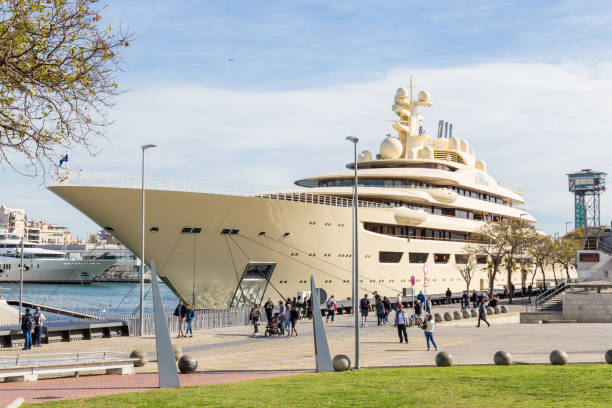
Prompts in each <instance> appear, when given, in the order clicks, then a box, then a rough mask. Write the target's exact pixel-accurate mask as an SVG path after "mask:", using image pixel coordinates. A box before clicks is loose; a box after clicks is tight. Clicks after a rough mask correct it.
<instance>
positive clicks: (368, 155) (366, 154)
mask: <svg viewBox="0 0 612 408" xmlns="http://www.w3.org/2000/svg"><path fill="white" fill-rule="evenodd" d="M370 160H372V152H370V151H368V150H364V151H363V152H361V153H359V156H357V161H360V162H361V161H370Z"/></svg>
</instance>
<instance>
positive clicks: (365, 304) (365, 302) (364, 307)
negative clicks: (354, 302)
mask: <svg viewBox="0 0 612 408" xmlns="http://www.w3.org/2000/svg"><path fill="white" fill-rule="evenodd" d="M359 308H360V309H361V327H366V325H367V324H368V313H369V311H370V299H368V294H367V293H366V294H365V295H363V298H362V299H361V300H360V301H359Z"/></svg>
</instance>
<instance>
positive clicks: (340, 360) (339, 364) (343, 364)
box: [332, 354, 351, 371]
mask: <svg viewBox="0 0 612 408" xmlns="http://www.w3.org/2000/svg"><path fill="white" fill-rule="evenodd" d="M332 365H333V366H334V371H346V370H348V369H349V368H351V359H350V358H349V357H348V356H346V355H344V354H338V355H336V356H335V357H334V359H333V360H332Z"/></svg>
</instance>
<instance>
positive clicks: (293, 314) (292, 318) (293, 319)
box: [289, 305, 299, 337]
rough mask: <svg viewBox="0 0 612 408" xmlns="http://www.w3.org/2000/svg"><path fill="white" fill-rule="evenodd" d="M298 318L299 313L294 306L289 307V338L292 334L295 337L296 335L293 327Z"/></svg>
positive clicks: (295, 329)
mask: <svg viewBox="0 0 612 408" xmlns="http://www.w3.org/2000/svg"><path fill="white" fill-rule="evenodd" d="M298 318H299V313H298V311H297V308H296V307H295V305H293V306H291V313H290V315H289V319H290V321H291V332H290V333H289V337H291V336H292V335H293V334H294V333H295V335H296V337H297V335H298V332H297V328H296V327H295V326H296V324H297V321H298Z"/></svg>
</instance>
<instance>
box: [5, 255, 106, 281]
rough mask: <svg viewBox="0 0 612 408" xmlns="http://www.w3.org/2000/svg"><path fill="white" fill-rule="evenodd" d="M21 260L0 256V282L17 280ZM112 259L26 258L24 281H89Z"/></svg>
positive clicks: (19, 275)
mask: <svg viewBox="0 0 612 408" xmlns="http://www.w3.org/2000/svg"><path fill="white" fill-rule="evenodd" d="M20 264H21V261H20V260H19V259H18V258H12V257H0V282H19V281H20V278H21V272H20V267H19V266H20ZM113 264H114V261H109V260H87V261H77V260H70V259H26V260H25V261H24V271H23V281H24V283H91V282H92V281H93V280H94V279H95V278H96V277H97V276H98V275H100V274H102V273H103V272H104V271H105V270H107V269H108V268H110V267H111V266H112V265H113Z"/></svg>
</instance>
